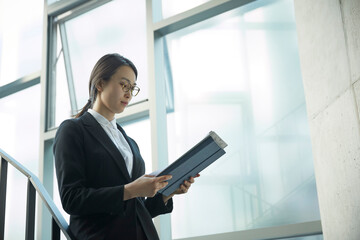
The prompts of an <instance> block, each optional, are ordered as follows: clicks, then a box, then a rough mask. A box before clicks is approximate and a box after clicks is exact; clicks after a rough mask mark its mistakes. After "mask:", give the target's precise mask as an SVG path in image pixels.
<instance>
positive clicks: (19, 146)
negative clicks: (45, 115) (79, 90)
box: [0, 84, 40, 239]
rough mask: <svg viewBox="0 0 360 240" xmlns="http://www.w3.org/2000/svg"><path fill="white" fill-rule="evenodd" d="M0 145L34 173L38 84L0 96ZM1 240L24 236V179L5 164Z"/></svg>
mask: <svg viewBox="0 0 360 240" xmlns="http://www.w3.org/2000/svg"><path fill="white" fill-rule="evenodd" d="M0 116H1V118H0V148H1V149H2V150H3V151H5V152H6V153H8V154H9V155H10V156H11V157H13V158H14V159H15V160H16V161H18V162H20V163H21V164H22V165H24V166H25V167H26V168H27V169H28V170H30V171H32V172H33V173H34V174H36V175H37V174H38V161H39V141H40V85H39V84H38V85H35V86H33V87H30V88H27V89H26V90H23V91H20V92H17V93H15V94H12V95H9V96H7V97H5V98H2V99H0ZM7 181H8V182H7V194H6V217H5V239H24V237H25V212H26V193H27V178H26V177H25V176H24V175H22V174H21V173H20V172H19V171H18V170H16V169H15V168H14V167H12V165H9V166H8V180H7Z"/></svg>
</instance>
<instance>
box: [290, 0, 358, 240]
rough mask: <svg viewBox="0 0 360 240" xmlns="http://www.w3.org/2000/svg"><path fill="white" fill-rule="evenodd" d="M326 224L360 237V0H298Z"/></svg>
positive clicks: (329, 233) (328, 229)
mask: <svg viewBox="0 0 360 240" xmlns="http://www.w3.org/2000/svg"><path fill="white" fill-rule="evenodd" d="M294 1H295V17H296V25H297V32H298V43H299V52H300V62H301V71H302V76H303V82H304V89H305V97H306V105H307V111H308V117H309V124H310V131H311V141H312V147H313V154H314V167H315V176H316V184H317V191H318V197H319V206H320V215H321V223H322V228H323V233H324V238H325V239H326V240H328V239H329V240H332V239H334V240H338V239H346V240H348V239H350V240H352V239H354V240H358V239H360V227H359V223H360V122H359V117H360V116H359V112H360V0H294Z"/></svg>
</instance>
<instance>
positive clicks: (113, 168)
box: [53, 54, 198, 240]
mask: <svg viewBox="0 0 360 240" xmlns="http://www.w3.org/2000/svg"><path fill="white" fill-rule="evenodd" d="M136 79H137V70H136V67H135V66H134V64H133V63H132V62H131V61H130V60H128V59H126V58H125V57H123V56H121V55H119V54H108V55H105V56H103V57H102V58H100V59H99V61H98V62H97V63H96V64H95V66H94V68H93V70H92V73H91V76H90V82H89V96H90V98H89V100H88V102H87V104H86V105H85V106H84V108H83V109H82V110H81V111H80V112H79V113H78V114H77V115H76V117H75V118H73V119H68V120H65V121H64V122H63V123H62V124H61V125H60V126H59V129H58V130H57V133H56V136H55V142H54V148H53V151H54V156H55V167H56V175H57V179H58V185H59V186H58V187H59V192H60V198H61V203H62V205H63V208H64V210H65V211H66V212H67V213H68V214H70V230H71V232H72V233H73V235H74V236H75V238H76V239H79V240H82V239H96V240H98V239H104V240H105V239H106V240H112V239H114V240H115V239H116V240H119V239H129V240H132V239H134V240H137V239H139V240H140V239H141V240H145V239H147V240H153V239H159V237H158V235H157V232H156V229H155V227H154V224H153V222H152V218H153V217H156V216H158V215H160V214H166V213H170V212H171V211H172V209H173V201H172V197H173V196H174V195H175V194H182V193H186V192H187V191H188V189H189V187H190V186H191V184H192V183H193V182H194V178H190V179H189V180H188V181H185V182H184V183H183V184H182V185H181V186H180V187H179V189H177V190H176V191H175V192H174V193H173V194H171V195H170V196H168V197H165V196H163V195H161V194H160V193H157V192H158V191H159V190H160V189H162V188H164V187H165V186H166V184H167V182H166V180H169V179H170V178H171V176H170V175H166V176H161V177H154V176H150V175H144V173H145V164H144V161H143V159H142V157H141V155H140V151H139V147H138V145H137V144H136V142H135V141H134V140H133V139H131V138H130V137H128V136H127V135H126V133H125V131H124V130H123V129H122V127H121V126H119V125H118V124H117V123H116V121H115V113H121V112H123V111H124V109H125V108H126V106H127V105H128V104H129V102H130V100H131V99H132V97H133V96H136V95H137V93H138V92H139V90H140V89H139V87H137V86H136ZM197 176H198V175H197ZM197 176H195V177H197Z"/></svg>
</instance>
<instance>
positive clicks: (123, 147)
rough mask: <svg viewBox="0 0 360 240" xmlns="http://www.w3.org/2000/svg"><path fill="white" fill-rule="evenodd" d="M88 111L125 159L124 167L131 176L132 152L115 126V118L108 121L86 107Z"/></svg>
mask: <svg viewBox="0 0 360 240" xmlns="http://www.w3.org/2000/svg"><path fill="white" fill-rule="evenodd" d="M88 112H89V113H90V114H91V115H92V116H93V117H94V118H95V119H96V121H97V122H98V123H99V124H100V125H101V127H102V128H103V129H104V131H105V132H106V134H107V135H108V136H109V138H110V139H111V141H112V142H113V143H114V144H115V146H116V147H117V148H118V149H119V151H120V153H121V155H122V156H123V158H124V160H125V164H126V168H127V170H128V172H129V175H130V177H131V172H132V168H133V154H132V152H131V148H130V146H129V143H128V142H127V141H126V139H125V137H124V135H123V134H122V133H121V132H120V130H119V129H118V128H117V126H116V120H115V118H114V119H113V120H111V122H110V121H109V120H107V119H106V118H105V117H104V116H103V115H101V114H100V113H98V112H96V111H95V110H93V109H88Z"/></svg>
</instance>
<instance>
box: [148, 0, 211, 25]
mask: <svg viewBox="0 0 360 240" xmlns="http://www.w3.org/2000/svg"><path fill="white" fill-rule="evenodd" d="M209 1H210V0H182V1H178V0H162V3H161V8H162V18H168V17H171V16H174V15H176V14H178V13H182V12H185V11H187V10H189V9H192V8H194V7H197V6H199V5H201V4H203V3H206V2H209ZM154 15H155V16H156V14H154ZM157 20H161V19H156V21H157Z"/></svg>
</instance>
